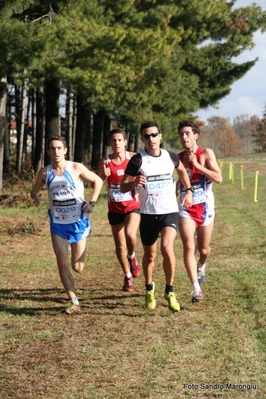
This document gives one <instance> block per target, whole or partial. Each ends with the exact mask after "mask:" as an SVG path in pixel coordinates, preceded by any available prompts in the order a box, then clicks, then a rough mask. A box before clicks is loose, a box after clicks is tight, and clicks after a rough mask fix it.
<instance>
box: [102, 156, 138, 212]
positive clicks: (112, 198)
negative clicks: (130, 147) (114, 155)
mask: <svg viewBox="0 0 266 399" xmlns="http://www.w3.org/2000/svg"><path fill="white" fill-rule="evenodd" d="M130 158H131V157H130V153H129V152H128V151H126V158H125V160H124V162H123V163H122V164H120V165H116V164H114V162H113V161H112V159H110V156H109V155H107V156H106V160H107V165H106V166H107V167H109V168H110V172H111V174H110V176H108V177H107V189H108V210H109V212H115V213H128V212H131V211H132V210H134V209H139V208H140V200H139V193H138V190H137V189H134V190H132V191H128V192H127V193H121V191H120V184H121V181H122V179H123V176H124V174H125V170H126V167H127V164H128V162H129V160H130Z"/></svg>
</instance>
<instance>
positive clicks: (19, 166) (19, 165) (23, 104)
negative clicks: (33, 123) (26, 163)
mask: <svg viewBox="0 0 266 399" xmlns="http://www.w3.org/2000/svg"><path fill="white" fill-rule="evenodd" d="M26 95H27V89H26V82H25V81H23V86H22V101H21V118H20V120H21V124H20V131H19V132H18V135H19V146H18V152H17V154H18V159H17V173H21V171H22V158H23V145H24V132H25V113H26Z"/></svg>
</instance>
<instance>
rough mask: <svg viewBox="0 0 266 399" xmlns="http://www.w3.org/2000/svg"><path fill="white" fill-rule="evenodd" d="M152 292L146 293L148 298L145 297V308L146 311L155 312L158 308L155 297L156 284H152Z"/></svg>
mask: <svg viewBox="0 0 266 399" xmlns="http://www.w3.org/2000/svg"><path fill="white" fill-rule="evenodd" d="M152 286H153V288H152V290H151V291H146V296H145V306H146V309H148V310H154V309H155V308H156V299H155V296H154V290H155V283H152Z"/></svg>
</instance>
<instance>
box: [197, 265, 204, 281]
mask: <svg viewBox="0 0 266 399" xmlns="http://www.w3.org/2000/svg"><path fill="white" fill-rule="evenodd" d="M199 264H200V263H199V262H198V283H199V284H202V283H203V281H204V279H205V269H206V264H205V265H202V266H199Z"/></svg>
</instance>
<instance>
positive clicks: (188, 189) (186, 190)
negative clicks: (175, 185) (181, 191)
mask: <svg viewBox="0 0 266 399" xmlns="http://www.w3.org/2000/svg"><path fill="white" fill-rule="evenodd" d="M188 191H191V192H192V193H193V192H194V190H193V188H192V187H189V188H186V189H185V192H186V193H187V192H188Z"/></svg>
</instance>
